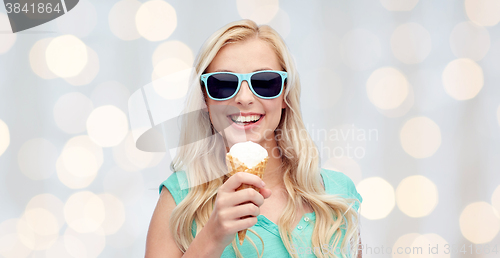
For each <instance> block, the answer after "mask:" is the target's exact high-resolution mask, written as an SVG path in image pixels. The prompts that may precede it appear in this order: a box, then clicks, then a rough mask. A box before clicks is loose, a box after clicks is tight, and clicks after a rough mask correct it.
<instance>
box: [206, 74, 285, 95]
mask: <svg viewBox="0 0 500 258" xmlns="http://www.w3.org/2000/svg"><path fill="white" fill-rule="evenodd" d="M287 75H288V74H287V72H283V71H271V70H265V71H257V72H253V73H245V74H241V73H230V72H217V73H206V74H202V75H201V82H202V85H204V86H205V89H206V90H207V93H208V96H209V97H210V98H211V99H213V100H218V101H223V100H228V99H230V98H232V97H234V96H235V95H236V94H237V93H238V91H239V90H240V87H241V83H242V82H243V81H247V83H248V86H250V90H252V92H253V94H255V95H256V96H257V97H259V98H262V99H274V98H277V97H279V96H280V95H281V93H282V92H283V86H284V85H285V82H286V78H287Z"/></svg>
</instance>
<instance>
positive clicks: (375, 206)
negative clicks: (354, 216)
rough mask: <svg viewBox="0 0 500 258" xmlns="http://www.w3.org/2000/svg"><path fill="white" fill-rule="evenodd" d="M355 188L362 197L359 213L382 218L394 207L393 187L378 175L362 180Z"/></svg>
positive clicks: (373, 218) (373, 217)
mask: <svg viewBox="0 0 500 258" xmlns="http://www.w3.org/2000/svg"><path fill="white" fill-rule="evenodd" d="M356 188H357V189H358V192H359V194H361V196H362V197H363V203H362V204H361V209H360V212H361V215H363V217H365V218H367V219H370V220H376V219H383V218H385V217H387V215H389V213H391V211H392V209H394V205H395V199H394V188H393V187H392V185H391V184H389V183H388V182H387V181H385V180H384V179H382V178H380V177H370V178H366V179H364V180H362V181H361V182H360V183H359V184H358V185H357V186H356Z"/></svg>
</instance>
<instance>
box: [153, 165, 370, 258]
mask: <svg viewBox="0 0 500 258" xmlns="http://www.w3.org/2000/svg"><path fill="white" fill-rule="evenodd" d="M321 177H322V179H323V183H324V185H325V191H326V193H328V194H331V195H337V194H338V195H340V196H342V197H344V198H354V199H357V200H359V203H357V202H356V203H355V204H353V208H354V209H355V210H356V211H358V210H359V204H360V203H361V202H362V201H363V198H362V197H361V195H360V194H359V193H358V192H357V191H356V187H355V185H354V183H353V182H352V180H351V179H350V178H349V177H348V176H346V175H345V174H344V173H341V172H336V171H333V170H328V169H324V168H322V169H321ZM187 185H188V182H187V177H186V174H185V172H184V171H178V172H175V173H173V174H172V175H170V176H169V177H168V178H167V180H165V181H164V182H163V183H162V184H161V185H160V193H161V190H162V188H163V186H165V187H166V188H167V189H168V190H169V192H170V193H171V194H172V197H173V198H174V201H175V203H176V204H179V203H180V202H181V201H182V200H183V199H184V198H185V197H186V196H187V194H188V191H189V188H188V187H187ZM315 221H316V215H315V213H314V212H311V213H306V214H304V216H303V217H302V219H301V220H300V222H299V224H298V225H297V226H296V228H295V229H294V230H293V232H292V235H293V244H294V246H293V249H292V252H295V253H296V254H298V256H299V257H316V255H315V253H318V252H323V254H326V253H327V252H329V253H333V252H336V251H337V252H336V253H337V254H338V250H336V249H335V247H332V246H323V247H316V248H312V233H313V229H314V224H315ZM251 229H252V230H254V231H255V232H257V233H258V234H259V235H260V237H261V238H262V240H263V241H264V245H265V246H264V248H265V249H264V254H263V256H262V257H266V258H267V257H291V256H290V254H289V253H288V251H287V250H286V248H285V246H284V244H283V242H282V241H281V237H280V234H279V229H278V225H276V224H274V223H273V222H272V221H270V220H269V219H267V218H266V217H265V216H263V215H259V216H258V217H257V224H255V225H254V226H252V227H251ZM341 231H342V236H341V240H340V241H342V239H343V238H344V234H345V229H344V228H342V227H341ZM191 232H192V234H193V237H194V236H195V235H196V223H195V222H194V220H193V224H192V228H191ZM247 236H248V237H250V238H251V239H252V240H253V242H254V243H255V245H256V246H257V249H258V250H259V252H261V251H262V242H261V241H260V239H259V238H258V237H257V236H256V235H254V234H253V233H252V232H250V231H247ZM339 243H340V242H339ZM238 249H239V250H240V252H241V253H242V255H243V257H245V258H250V257H258V256H257V252H256V250H255V248H254V247H253V245H252V244H251V243H250V242H249V241H248V239H246V240H245V241H244V242H243V245H241V246H240V245H238ZM233 257H236V254H235V253H234V250H233V247H232V245H231V244H229V245H228V246H227V247H226V249H224V252H223V253H222V256H221V258H233Z"/></svg>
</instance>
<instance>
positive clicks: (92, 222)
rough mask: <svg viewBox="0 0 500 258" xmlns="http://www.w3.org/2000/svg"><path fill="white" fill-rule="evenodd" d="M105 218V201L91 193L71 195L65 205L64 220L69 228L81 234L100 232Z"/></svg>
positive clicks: (84, 192)
mask: <svg viewBox="0 0 500 258" xmlns="http://www.w3.org/2000/svg"><path fill="white" fill-rule="evenodd" d="M105 217H106V212H105V210H104V203H103V201H102V200H101V198H99V196H97V195H95V194H94V193H92V192H89V191H83V192H77V193H75V194H73V195H71V196H70V197H69V199H68V201H66V204H65V205H64V218H65V219H66V222H67V223H68V226H69V227H70V228H72V229H73V230H75V231H76V232H79V233H89V232H94V231H96V230H98V229H99V228H100V227H101V224H102V222H103V221H104V219H105Z"/></svg>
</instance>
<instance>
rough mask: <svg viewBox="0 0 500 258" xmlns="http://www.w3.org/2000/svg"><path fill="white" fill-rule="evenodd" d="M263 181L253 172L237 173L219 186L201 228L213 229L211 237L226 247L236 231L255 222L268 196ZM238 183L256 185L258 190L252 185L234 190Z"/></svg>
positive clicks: (269, 191)
mask: <svg viewBox="0 0 500 258" xmlns="http://www.w3.org/2000/svg"><path fill="white" fill-rule="evenodd" d="M263 183H264V181H262V180H261V179H260V178H259V177H258V176H256V175H252V174H250V173H245V172H238V173H236V174H234V175H233V176H231V177H230V178H229V179H228V180H227V181H226V182H225V183H224V184H223V185H222V186H220V188H219V191H218V192H217V197H216V199H215V206H214V210H213V212H212V214H211V215H210V218H209V220H208V222H207V224H206V225H205V227H208V228H209V229H210V230H209V232H213V236H214V239H215V240H216V241H217V242H218V243H220V244H221V246H223V247H226V246H227V245H229V244H230V243H231V242H232V241H233V239H234V237H235V234H236V233H237V232H238V231H240V230H243V229H247V228H249V227H252V226H253V225H255V224H256V223H257V216H258V215H259V214H260V209H259V207H260V206H261V205H262V204H264V199H265V198H268V197H269V196H271V190H269V189H265V188H264V184H263ZM241 184H248V185H252V186H255V187H258V188H259V189H260V191H259V192H257V191H256V190H254V189H253V188H247V189H242V190H240V191H236V189H237V188H238V187H239V186H240V185H241Z"/></svg>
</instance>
